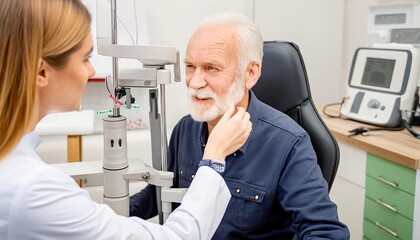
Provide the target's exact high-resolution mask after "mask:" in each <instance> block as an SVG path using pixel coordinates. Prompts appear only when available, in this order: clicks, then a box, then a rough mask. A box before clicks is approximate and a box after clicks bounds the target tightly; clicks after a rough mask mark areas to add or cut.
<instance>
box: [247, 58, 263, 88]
mask: <svg viewBox="0 0 420 240" xmlns="http://www.w3.org/2000/svg"><path fill="white" fill-rule="evenodd" d="M245 74H246V76H245V79H246V81H245V86H246V88H247V89H248V90H249V89H251V88H252V87H253V86H254V85H255V84H256V83H257V81H258V79H259V78H260V76H261V63H259V62H251V63H250V64H249V67H248V70H247V71H246V73H245Z"/></svg>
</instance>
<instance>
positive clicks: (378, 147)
mask: <svg viewBox="0 0 420 240" xmlns="http://www.w3.org/2000/svg"><path fill="white" fill-rule="evenodd" d="M318 111H319V114H320V115H321V116H322V118H323V120H324V122H325V123H326V124H327V126H328V128H329V129H330V131H331V132H332V133H333V134H334V136H335V138H336V139H337V140H339V141H341V142H343V143H347V144H350V145H353V146H355V147H357V148H360V149H362V150H365V151H366V152H369V153H372V154H375V155H377V156H380V157H382V158H385V159H389V160H391V161H393V162H396V163H398V164H401V165H404V166H406V167H409V168H412V169H416V170H417V169H420V140H419V139H416V138H414V137H413V136H412V135H411V134H410V133H409V132H408V131H407V130H403V131H371V132H369V133H368V134H369V135H368V136H361V135H357V136H351V137H348V135H349V132H348V131H349V130H352V129H354V128H357V127H361V126H366V127H372V128H374V127H376V126H372V125H369V124H364V123H360V122H356V121H353V120H347V119H342V118H331V117H328V116H326V115H325V114H323V112H322V107H321V108H318ZM326 112H327V113H328V114H330V115H334V116H335V115H338V106H331V107H328V108H327V110H326ZM414 129H415V130H416V131H417V132H420V128H419V127H415V128H414Z"/></svg>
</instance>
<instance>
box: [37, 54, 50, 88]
mask: <svg viewBox="0 0 420 240" xmlns="http://www.w3.org/2000/svg"><path fill="white" fill-rule="evenodd" d="M45 67H46V62H44V60H42V59H39V61H38V75H37V76H36V85H37V86H38V87H39V88H43V87H46V86H47V85H48V79H47V76H46V74H45Z"/></svg>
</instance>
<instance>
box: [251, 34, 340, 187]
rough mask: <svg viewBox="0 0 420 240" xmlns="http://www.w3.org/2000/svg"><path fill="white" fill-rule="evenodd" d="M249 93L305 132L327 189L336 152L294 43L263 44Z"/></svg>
mask: <svg viewBox="0 0 420 240" xmlns="http://www.w3.org/2000/svg"><path fill="white" fill-rule="evenodd" d="M252 91H253V92H254V93H255V95H256V96H257V97H258V99H260V100H261V101H262V102H264V103H266V104H268V105H270V106H272V107H273V108H275V109H278V110H279V111H281V112H284V113H286V114H287V115H289V116H290V117H291V118H292V119H293V120H295V121H296V122H297V123H298V124H299V125H300V126H302V127H303V128H304V129H305V130H306V132H308V134H309V136H310V138H311V142H312V145H313V147H314V150H315V152H316V155H317V158H318V165H319V166H320V168H321V171H322V174H323V176H324V178H325V180H326V181H327V183H328V188H329V190H330V189H331V187H332V184H333V181H334V178H335V174H336V172H337V168H338V164H339V159H340V151H339V147H338V144H337V142H336V140H335V139H334V137H333V135H332V134H331V133H330V131H329V130H328V128H327V127H326V125H325V123H324V122H323V121H322V119H321V117H320V116H319V114H318V111H317V110H316V107H315V105H314V103H313V101H312V97H311V91H310V89H309V81H308V76H307V73H306V69H305V64H304V62H303V58H302V55H301V54H300V51H299V47H298V46H297V45H296V44H295V43H292V42H277V41H275V42H264V58H263V63H262V72H261V77H260V79H259V80H258V82H257V84H256V85H255V86H254V87H253V88H252Z"/></svg>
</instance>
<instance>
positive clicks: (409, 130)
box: [402, 120, 420, 139]
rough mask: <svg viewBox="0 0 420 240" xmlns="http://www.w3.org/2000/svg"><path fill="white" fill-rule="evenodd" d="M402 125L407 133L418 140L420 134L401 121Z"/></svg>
mask: <svg viewBox="0 0 420 240" xmlns="http://www.w3.org/2000/svg"><path fill="white" fill-rule="evenodd" d="M402 123H403V125H404V127H405V129H407V131H408V132H409V133H410V134H411V135H413V136H414V137H415V138H417V139H420V133H417V132H416V131H414V129H413V128H412V127H411V126H410V124H408V122H407V121H405V120H402Z"/></svg>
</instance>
